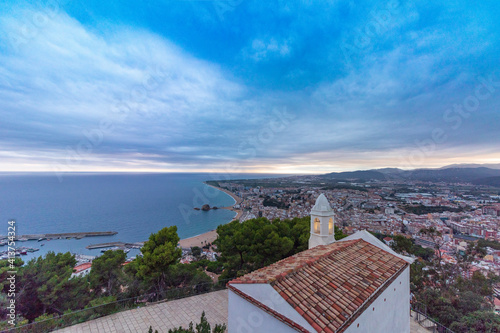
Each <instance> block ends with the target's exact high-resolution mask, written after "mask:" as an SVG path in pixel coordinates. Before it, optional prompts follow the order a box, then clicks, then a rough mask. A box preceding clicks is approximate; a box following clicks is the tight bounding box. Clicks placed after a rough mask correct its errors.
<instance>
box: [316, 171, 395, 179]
mask: <svg viewBox="0 0 500 333" xmlns="http://www.w3.org/2000/svg"><path fill="white" fill-rule="evenodd" d="M323 177H325V178H329V179H338V180H348V179H349V180H350V179H355V180H358V181H367V180H384V179H387V176H386V175H385V174H383V173H382V172H379V171H377V170H365V171H347V172H332V173H327V174H326V175H323Z"/></svg>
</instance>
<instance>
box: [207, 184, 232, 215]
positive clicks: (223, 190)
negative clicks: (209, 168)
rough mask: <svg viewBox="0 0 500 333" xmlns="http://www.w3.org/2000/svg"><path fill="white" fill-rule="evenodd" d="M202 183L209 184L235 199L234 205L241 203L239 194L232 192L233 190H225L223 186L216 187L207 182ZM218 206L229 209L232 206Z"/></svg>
mask: <svg viewBox="0 0 500 333" xmlns="http://www.w3.org/2000/svg"><path fill="white" fill-rule="evenodd" d="M203 184H205V185H207V186H210V187H213V188H215V189H217V190H219V191H222V192H224V193H226V194H228V195H230V196H231V197H232V198H233V199H234V201H236V203H235V205H239V204H240V203H241V198H240V197H239V196H237V195H236V194H234V193H233V192H231V191H228V190H226V189H224V188H220V187H217V186H213V185H210V184H207V183H203ZM220 208H226V209H229V208H232V207H220Z"/></svg>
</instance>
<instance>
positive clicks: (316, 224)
mask: <svg viewBox="0 0 500 333" xmlns="http://www.w3.org/2000/svg"><path fill="white" fill-rule="evenodd" d="M319 226H320V223H319V219H318V218H315V219H314V232H315V233H316V234H319V233H320V228H319Z"/></svg>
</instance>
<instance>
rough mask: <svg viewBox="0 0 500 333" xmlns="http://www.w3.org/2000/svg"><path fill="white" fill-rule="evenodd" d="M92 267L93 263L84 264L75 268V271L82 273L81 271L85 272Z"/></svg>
mask: <svg viewBox="0 0 500 333" xmlns="http://www.w3.org/2000/svg"><path fill="white" fill-rule="evenodd" d="M91 266H92V263H90V262H87V263H83V264H81V265H78V266H75V268H74V270H75V273H80V272H81V271H84V270H86V269H88V268H90V267H91Z"/></svg>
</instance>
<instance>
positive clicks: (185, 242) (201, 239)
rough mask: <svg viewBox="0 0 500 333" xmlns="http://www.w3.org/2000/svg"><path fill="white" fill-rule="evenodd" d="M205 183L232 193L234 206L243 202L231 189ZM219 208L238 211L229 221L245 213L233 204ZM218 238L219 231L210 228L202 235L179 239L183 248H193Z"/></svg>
mask: <svg viewBox="0 0 500 333" xmlns="http://www.w3.org/2000/svg"><path fill="white" fill-rule="evenodd" d="M203 184H205V185H207V186H210V187H213V188H215V189H216V190H219V191H222V192H224V193H226V194H227V195H230V196H231V197H232V198H233V200H234V201H235V203H234V204H233V206H234V205H239V204H240V203H241V201H242V200H241V198H240V197H238V196H237V195H236V194H234V193H232V192H231V191H228V190H226V189H223V188H220V187H217V186H213V185H209V184H207V183H205V182H203ZM219 209H227V210H231V211H233V212H236V216H235V217H233V219H232V220H231V221H229V222H232V221H234V220H239V219H240V217H241V215H242V214H243V211H242V210H240V209H234V208H233V207H232V206H227V207H219ZM216 239H217V231H216V230H210V231H207V232H205V233H203V234H200V235H197V236H193V237H189V238H184V239H181V240H180V241H179V245H180V247H182V248H191V247H193V246H199V247H202V246H204V245H205V244H208V243H212V242H213V241H215V240H216Z"/></svg>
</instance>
